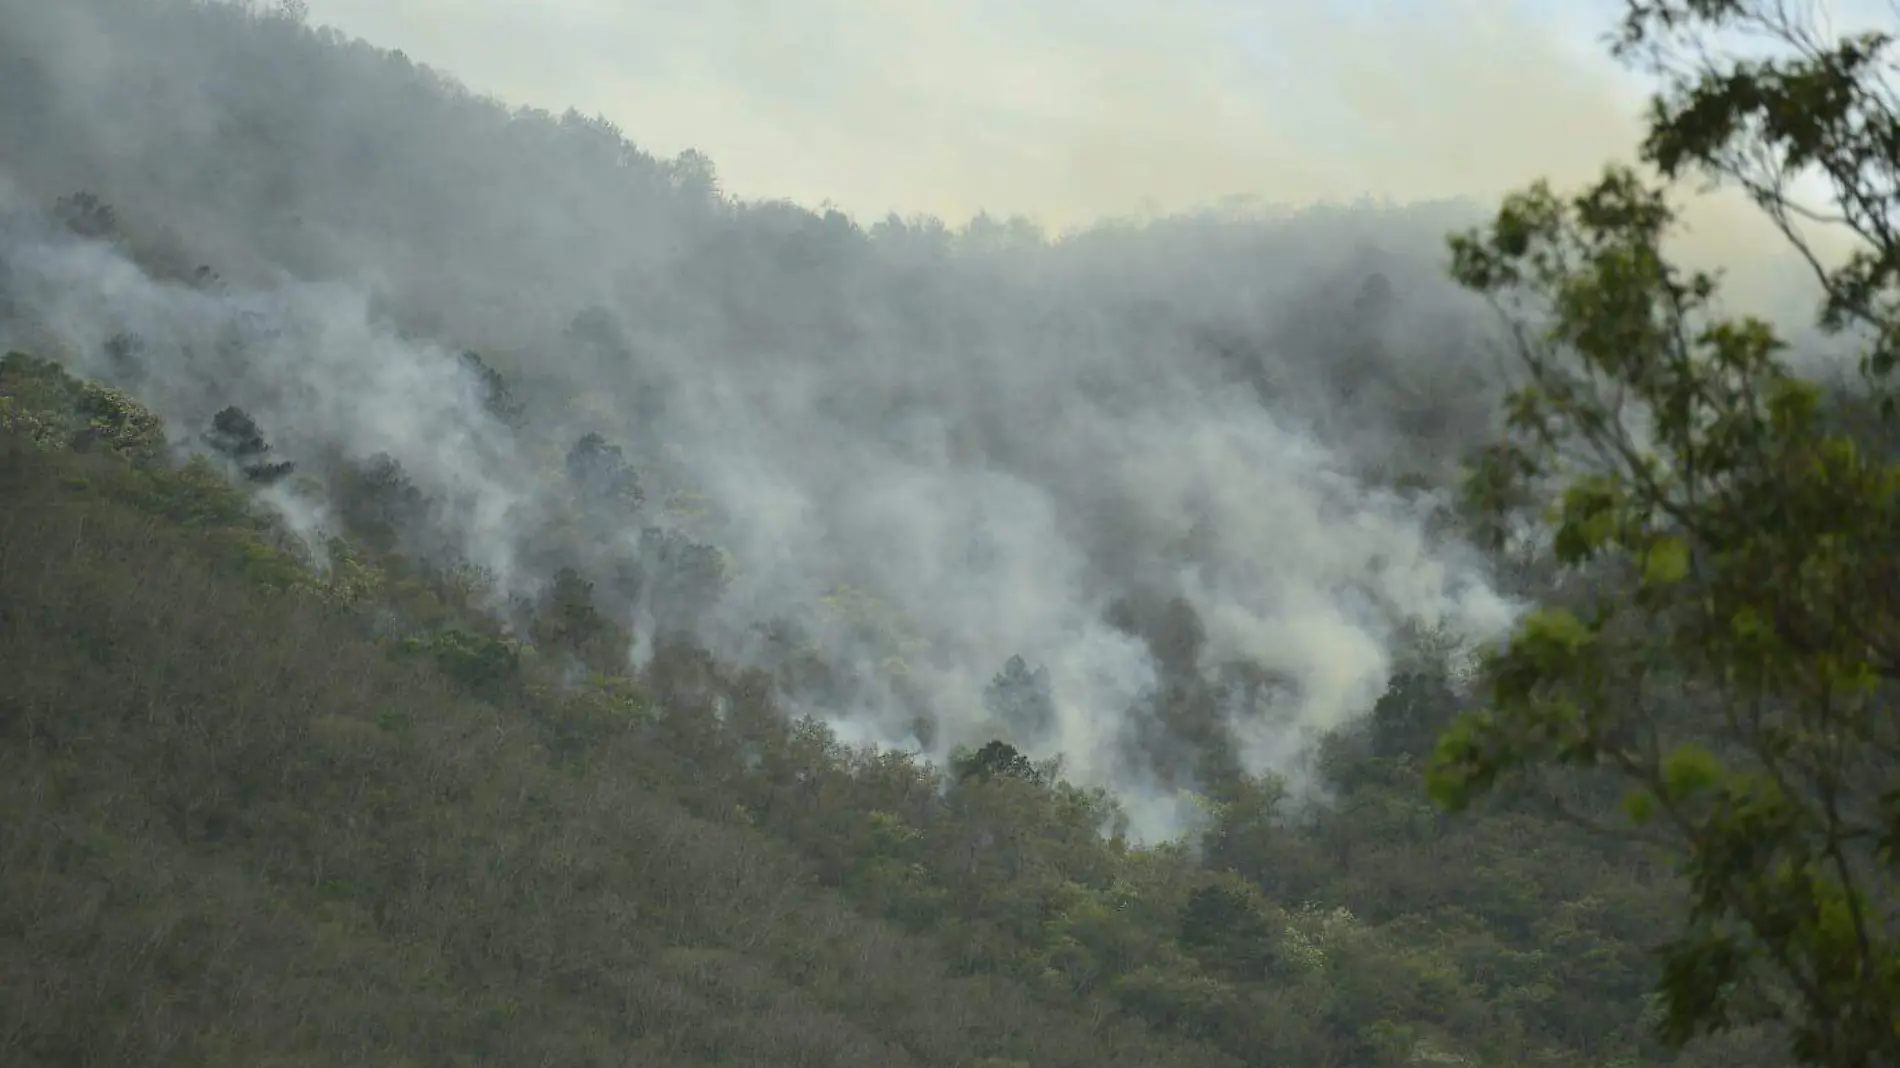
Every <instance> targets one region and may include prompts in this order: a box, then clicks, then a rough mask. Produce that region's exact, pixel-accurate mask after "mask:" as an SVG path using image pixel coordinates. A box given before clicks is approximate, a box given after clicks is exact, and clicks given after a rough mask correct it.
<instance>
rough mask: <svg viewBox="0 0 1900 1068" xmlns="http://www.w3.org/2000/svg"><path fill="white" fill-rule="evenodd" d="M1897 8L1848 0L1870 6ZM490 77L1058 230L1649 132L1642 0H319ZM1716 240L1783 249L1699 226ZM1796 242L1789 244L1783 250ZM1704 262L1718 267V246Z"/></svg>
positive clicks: (320, 6) (1367, 187) (867, 209)
mask: <svg viewBox="0 0 1900 1068" xmlns="http://www.w3.org/2000/svg"><path fill="white" fill-rule="evenodd" d="M1877 2H1878V0H1851V6H1865V5H1867V4H1871V3H1877ZM311 10H312V17H313V18H314V19H315V20H316V21H318V22H323V23H329V24H332V25H336V26H339V27H341V28H343V29H345V30H347V31H349V32H351V33H354V34H358V35H361V36H363V37H366V38H368V39H370V40H371V41H373V42H375V43H377V44H380V45H383V46H385V47H395V48H402V49H404V50H405V51H407V52H408V53H409V54H410V55H411V57H412V58H414V59H416V60H418V61H420V62H425V63H428V64H430V65H432V66H436V67H439V68H442V69H445V70H447V71H449V72H451V73H453V74H455V75H456V76H458V77H459V78H461V79H462V80H463V81H464V82H466V83H467V84H468V85H470V86H471V87H472V88H475V89H477V90H481V91H485V92H490V93H494V94H496V95H498V96H501V97H502V98H504V99H506V100H509V101H511V102H514V103H531V104H535V105H537V106H543V107H547V108H550V109H552V110H556V111H559V110H563V109H565V108H566V107H568V106H574V107H578V108H580V109H581V110H583V111H587V112H596V111H597V112H600V113H602V114H605V115H607V116H608V117H609V118H611V119H613V120H615V121H616V122H618V123H619V124H620V126H621V127H622V128H623V129H624V130H625V131H626V133H627V134H628V136H629V137H630V138H631V139H632V140H634V141H635V142H636V143H638V144H639V145H641V146H642V147H643V148H646V149H647V150H648V151H650V152H653V153H655V154H657V155H663V156H670V155H672V154H674V153H675V152H678V151H679V150H681V149H683V148H688V147H691V148H698V149H700V150H701V151H704V152H705V153H707V154H708V155H710V156H711V157H712V158H713V159H714V161H715V162H716V163H717V164H718V167H719V169H720V172H721V174H722V176H723V177H724V180H725V183H726V188H727V189H728V191H730V192H732V193H735V194H738V195H740V196H744V197H747V198H752V197H784V198H789V199H792V200H794V201H797V202H799V203H801V204H805V205H808V206H817V205H818V204H820V203H823V202H826V201H829V202H832V203H835V204H836V205H838V206H839V207H842V208H843V209H845V210H846V211H848V212H850V213H851V214H853V215H854V216H857V217H858V218H860V219H865V220H870V219H875V218H877V217H881V216H882V215H883V214H884V213H885V212H887V211H892V210H895V211H898V212H899V213H900V214H910V213H913V212H928V213H932V214H936V215H940V216H942V217H944V218H946V219H948V220H950V221H952V222H960V221H962V220H963V219H966V218H968V217H969V216H970V215H971V214H973V213H974V212H975V211H977V210H979V209H987V210H988V211H990V212H992V213H993V214H997V215H1010V214H1018V213H1020V214H1025V215H1028V216H1031V217H1032V218H1035V219H1036V220H1038V221H1039V222H1042V223H1043V224H1045V225H1047V226H1049V227H1050V228H1052V229H1056V230H1060V229H1063V228H1066V227H1071V226H1074V225H1077V224H1079V223H1084V222H1088V221H1091V220H1095V219H1099V218H1101V217H1103V216H1111V215H1125V214H1131V213H1141V212H1144V211H1153V210H1160V211H1167V210H1179V209H1183V208H1192V207H1196V206H1204V205H1207V204H1210V203H1212V202H1215V201H1218V200H1220V199H1222V198H1225V197H1232V196H1246V197H1256V198H1260V199H1262V200H1265V201H1268V202H1274V203H1288V204H1302V203H1311V202H1314V201H1336V202H1344V201H1351V200H1354V199H1357V198H1359V197H1361V196H1371V197H1374V198H1388V197H1389V198H1392V199H1394V200H1399V201H1407V200H1415V199H1434V198H1440V197H1453V196H1474V197H1478V198H1481V199H1490V198H1492V197H1495V196H1496V195H1497V194H1499V193H1501V192H1504V191H1506V190H1508V189H1512V188H1515V187H1518V186H1521V185H1522V184H1524V183H1525V182H1527V181H1529V180H1531V179H1534V178H1537V177H1540V176H1548V177H1552V178H1554V179H1557V180H1559V181H1573V182H1574V181H1578V180H1581V179H1583V178H1586V177H1587V176H1589V175H1591V174H1593V173H1595V172H1596V171H1597V170H1598V168H1600V167H1601V165H1602V164H1603V163H1604V162H1605V161H1606V160H1608V159H1610V158H1612V157H1623V158H1627V157H1628V156H1629V155H1630V153H1631V151H1632V150H1633V147H1634V145H1635V144H1636V142H1637V140H1638V136H1639V128H1638V125H1637V121H1636V120H1637V116H1638V115H1639V113H1640V109H1641V105H1642V99H1643V96H1644V94H1645V92H1646V84H1645V83H1644V82H1642V81H1640V80H1638V79H1637V78H1636V76H1634V75H1633V74H1631V73H1629V72H1627V71H1624V70H1623V69H1621V68H1620V67H1619V66H1618V65H1617V64H1616V63H1615V62H1614V61H1613V60H1612V59H1611V58H1610V57H1609V56H1608V55H1607V52H1606V48H1605V46H1604V45H1603V43H1602V35H1603V34H1604V33H1606V32H1607V31H1608V30H1610V29H1611V28H1612V27H1613V26H1614V25H1615V22H1616V20H1617V18H1618V16H1619V14H1620V12H1621V10H1622V2H1621V0H1561V2H1560V0H1245V2H1242V0H1086V2H1084V0H658V2H646V3H639V2H636V0H311ZM1700 215H1701V217H1700V222H1699V225H1698V226H1697V230H1698V234H1697V236H1696V237H1695V239H1694V241H1695V243H1696V244H1697V245H1699V246H1701V247H1700V248H1699V249H1698V250H1697V251H1698V252H1700V253H1706V254H1709V255H1711V256H1713V257H1715V258H1718V259H1720V260H1722V261H1725V262H1726V261H1732V260H1733V259H1734V258H1736V257H1735V256H1734V253H1735V252H1737V251H1738V249H1739V247H1758V246H1759V245H1760V243H1761V242H1763V241H1765V240H1770V235H1769V234H1768V233H1767V231H1766V229H1765V226H1764V225H1763V224H1761V223H1760V221H1759V220H1758V219H1757V218H1756V216H1755V213H1754V212H1753V210H1752V209H1749V208H1747V207H1746V206H1738V205H1735V204H1733V203H1731V204H1730V205H1728V206H1726V207H1723V206H1717V207H1715V208H1713V209H1705V210H1704V211H1703V212H1702V213H1700ZM1772 244H1774V245H1776V246H1778V245H1779V241H1778V240H1774V241H1772ZM1697 258H1700V257H1699V256H1698V257H1697Z"/></svg>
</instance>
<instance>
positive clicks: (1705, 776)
mask: <svg viewBox="0 0 1900 1068" xmlns="http://www.w3.org/2000/svg"><path fill="white" fill-rule="evenodd" d="M1662 773H1663V785H1664V786H1665V787H1666V788H1667V789H1668V791H1669V796H1670V797H1671V798H1678V799H1680V798H1686V797H1690V796H1693V795H1695V794H1698V793H1701V792H1702V791H1704V790H1707V789H1709V788H1711V787H1713V786H1714V785H1715V784H1717V783H1719V782H1721V781H1722V777H1723V768H1722V762H1721V761H1719V760H1717V759H1716V758H1715V754H1714V753H1711V752H1709V751H1708V750H1707V749H1704V748H1702V747H1701V746H1699V745H1683V746H1679V747H1678V748H1677V749H1676V750H1675V751H1674V752H1672V753H1670V754H1669V755H1668V756H1667V757H1665V758H1664V759H1663V767H1662Z"/></svg>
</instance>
